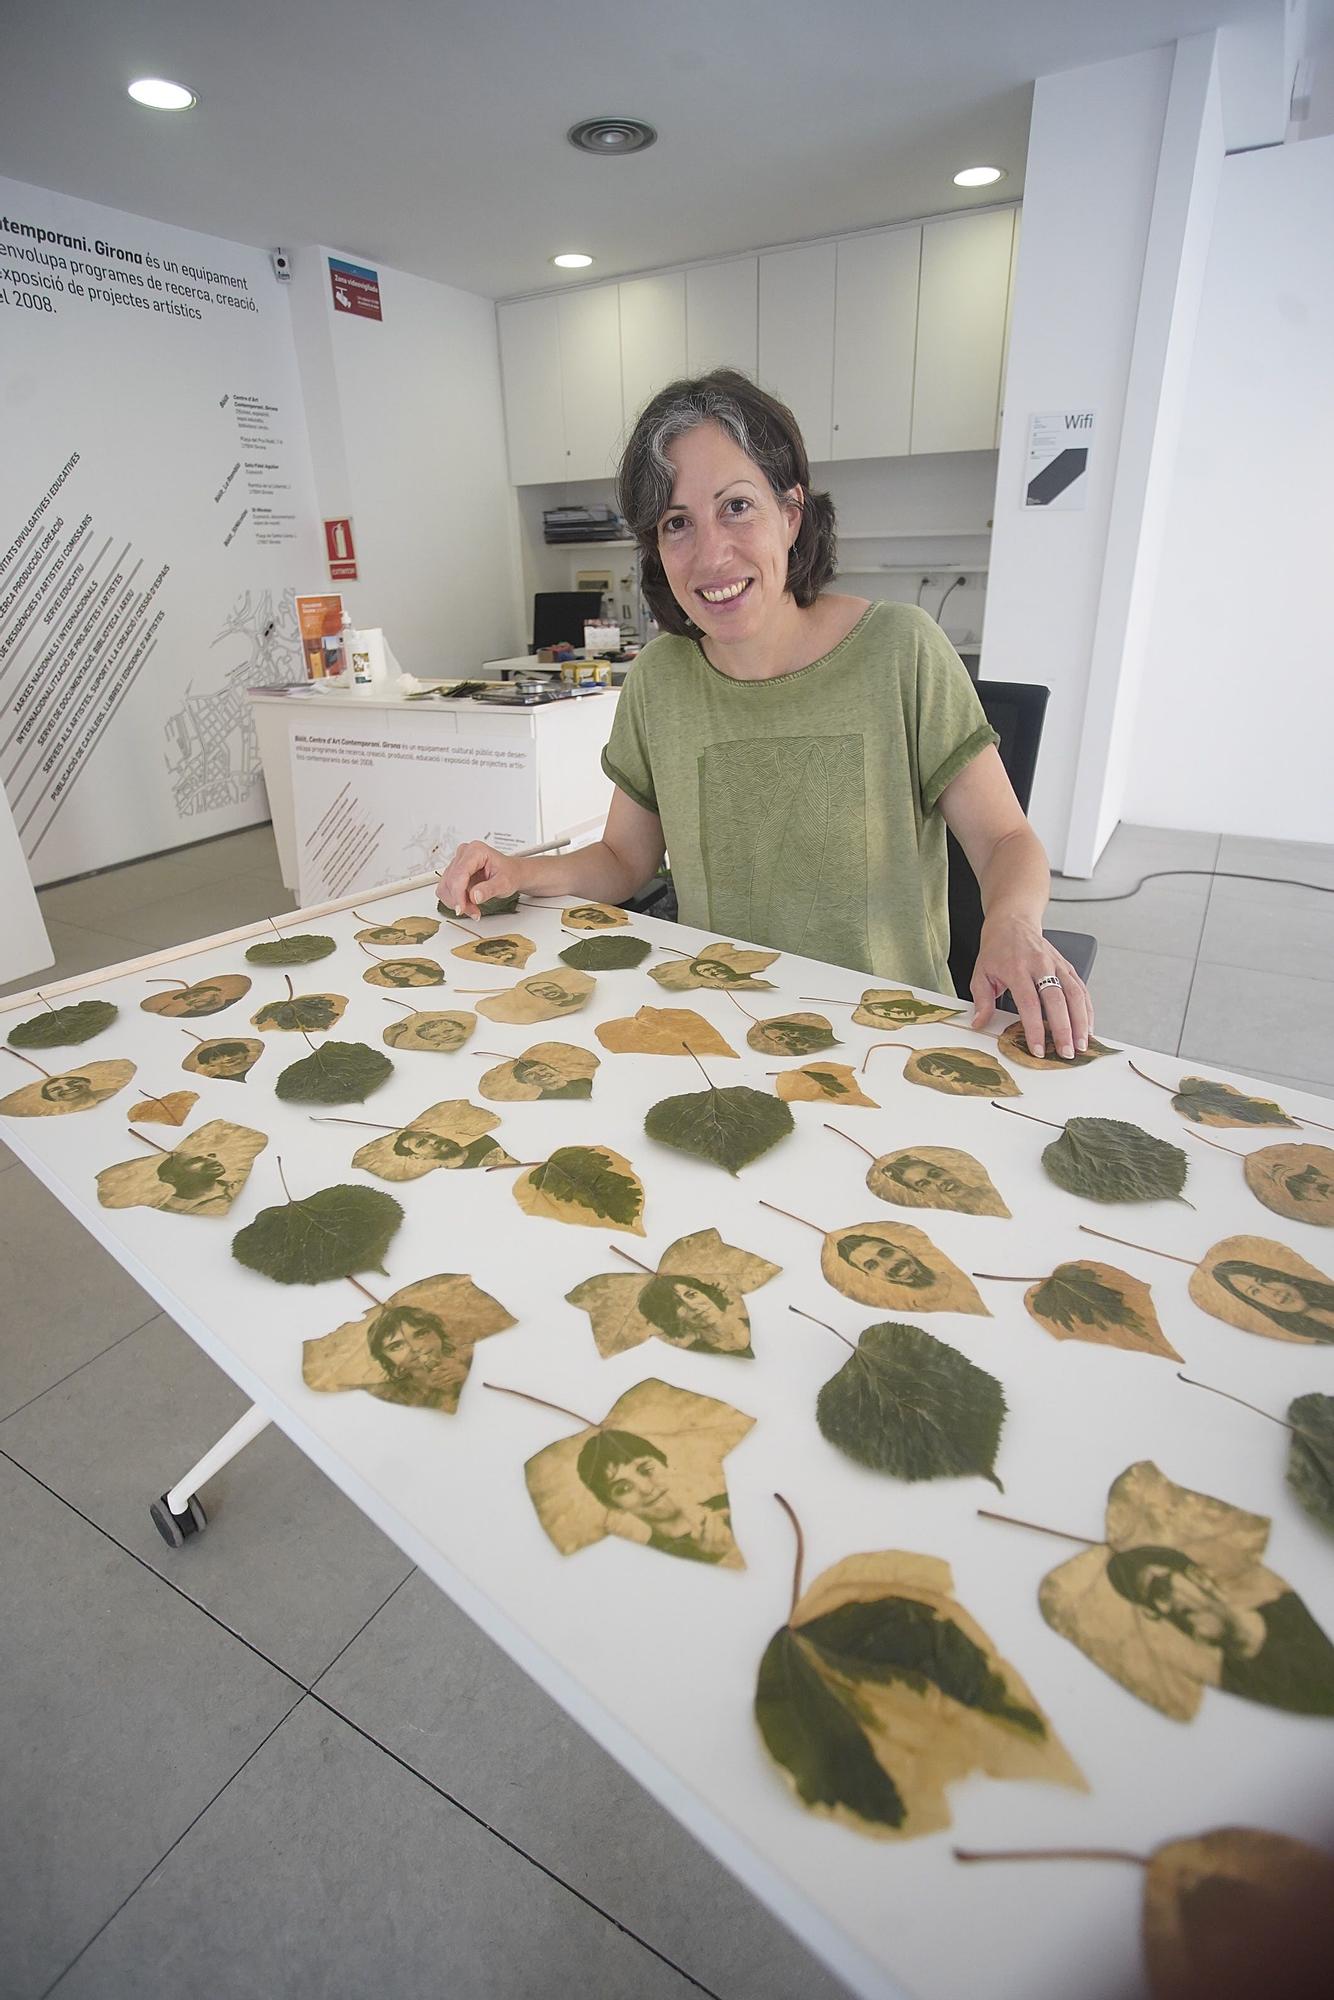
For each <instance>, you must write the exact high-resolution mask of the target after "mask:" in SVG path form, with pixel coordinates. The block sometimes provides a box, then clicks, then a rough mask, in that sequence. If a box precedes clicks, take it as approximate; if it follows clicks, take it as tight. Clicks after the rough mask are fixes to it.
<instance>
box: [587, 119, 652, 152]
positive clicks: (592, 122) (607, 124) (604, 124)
mask: <svg viewBox="0 0 1334 2000" xmlns="http://www.w3.org/2000/svg"><path fill="white" fill-rule="evenodd" d="M565 136H566V138H567V139H568V140H569V142H570V144H571V145H572V146H577V147H578V149H579V151H580V152H581V153H600V154H602V155H604V156H609V157H611V158H619V156H620V155H621V154H622V153H642V152H643V151H644V148H645V147H646V146H651V145H652V144H653V143H654V141H655V140H656V139H657V136H658V135H657V133H656V132H655V131H654V129H653V127H652V126H651V125H646V124H645V123H644V121H643V119H642V118H583V119H581V120H580V122H579V123H578V124H577V125H571V127H570V129H569V131H568V132H567V133H566V134H565Z"/></svg>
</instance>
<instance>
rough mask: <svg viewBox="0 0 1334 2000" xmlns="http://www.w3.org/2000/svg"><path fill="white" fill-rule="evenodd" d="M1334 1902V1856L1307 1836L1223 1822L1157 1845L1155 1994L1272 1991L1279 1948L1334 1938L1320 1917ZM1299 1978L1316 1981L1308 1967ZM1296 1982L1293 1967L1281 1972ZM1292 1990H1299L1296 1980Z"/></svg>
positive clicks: (1149, 1941)
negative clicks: (1291, 1972) (1324, 1933)
mask: <svg viewBox="0 0 1334 2000" xmlns="http://www.w3.org/2000/svg"><path fill="white" fill-rule="evenodd" d="M1332 1908H1334V1861H1331V1860H1330V1858H1329V1856H1328V1855H1327V1854H1321V1853H1320V1852H1319V1850H1318V1849H1316V1848H1314V1847H1308V1846H1307V1845H1306V1844H1305V1842H1304V1841H1300V1840H1290V1839H1289V1838H1288V1837H1287V1835H1286V1834H1281V1833H1260V1832H1258V1831H1255V1830H1253V1829H1252V1828H1250V1827H1241V1826H1226V1827H1219V1828H1218V1829H1217V1830H1216V1831H1215V1832H1212V1833H1203V1834H1199V1835H1198V1836H1197V1837H1196V1838H1195V1839H1193V1840H1173V1841H1169V1842H1167V1843H1166V1844H1165V1845H1164V1846H1162V1847H1159V1848H1158V1849H1156V1850H1155V1852H1154V1854H1153V1855H1152V1856H1151V1858H1150V1861H1149V1867H1148V1871H1147V1873H1146V1875H1145V1878H1144V1915H1143V1934H1144V1956H1145V1960H1146V1962H1147V1966H1148V1973H1149V1984H1150V1986H1151V1988H1152V1991H1153V1996H1154V2000H1199V1996H1200V1995H1201V1994H1209V1993H1216V1992H1224V1993H1228V1994H1232V1995H1235V1994H1240V1993H1243V1992H1251V1993H1259V1992H1263V1991H1264V1989H1265V1987H1266V1985H1268V1984H1270V1983H1271V1981H1272V1979H1273V1974H1274V1967H1275V1965H1277V1964H1281V1963H1283V1960H1282V1958H1281V1957H1280V1956H1279V1955H1280V1954H1281V1953H1283V1952H1284V1951H1285V1950H1287V1951H1291V1950H1293V1949H1294V1948H1295V1949H1296V1950H1297V1952H1298V1953H1299V1955H1300V1956H1299V1961H1298V1962H1299V1963H1300V1964H1301V1965H1302V1966H1303V1969H1304V1970H1306V1971H1307V1972H1308V1973H1309V1971H1310V1969H1311V1966H1310V1962H1309V1960H1308V1957H1307V1952H1308V1950H1315V1951H1320V1950H1321V1947H1322V1944H1323V1943H1324V1942H1327V1939H1322V1938H1321V1933H1320V1931H1318V1930H1317V1929H1316V1926H1317V1925H1318V1924H1320V1923H1321V1921H1322V1915H1323V1917H1325V1918H1327V1916H1328V1912H1329V1911H1330V1909H1332ZM1297 1978H1298V1983H1299V1984H1300V1985H1301V1988H1302V1990H1303V1991H1311V1992H1314V1991H1315V1987H1314V1985H1312V1986H1311V1987H1309V1988H1308V1987H1307V1985H1306V1982H1305V1980H1304V1979H1303V1978H1302V1977H1301V1974H1300V1973H1299V1974H1298V1975H1297ZM1277 1985H1278V1986H1279V1987H1285V1986H1287V1985H1288V1978H1287V1967H1286V1966H1285V1971H1284V1973H1283V1974H1280V1975H1279V1977H1278V1980H1277ZM1289 1990H1292V1989H1289Z"/></svg>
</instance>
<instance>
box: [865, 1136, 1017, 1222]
mask: <svg viewBox="0 0 1334 2000" xmlns="http://www.w3.org/2000/svg"><path fill="white" fill-rule="evenodd" d="M866 1185H867V1187H868V1188H869V1189H870V1190H871V1193H872V1194H873V1195H877V1196H878V1197H879V1198H880V1200H881V1201H892V1202H893V1203H894V1204H895V1206H896V1207H898V1208H952V1209H956V1210H957V1211H958V1212H959V1213H960V1214H961V1215H1000V1216H1007V1215H1008V1214H1009V1213H1010V1211H1009V1209H1008V1208H1007V1207H1006V1206H1005V1203H1004V1202H1003V1201H1002V1200H1001V1198H1000V1195H999V1194H998V1193H997V1191H996V1189H995V1187H994V1185H993V1183H992V1179H991V1176H990V1174H989V1173H988V1172H987V1170H986V1168H985V1167H984V1166H983V1165H982V1162H981V1161H980V1160H975V1159H974V1158H973V1156H972V1154H971V1153H961V1152H959V1151H958V1150H957V1149H956V1148H955V1147H953V1146H901V1147H900V1148H899V1149H898V1151H897V1152H893V1153H885V1154H884V1155H882V1157H881V1158H880V1159H878V1160H875V1161H873V1162H872V1164H871V1167H870V1169H869V1170H868V1172H867V1175H866Z"/></svg>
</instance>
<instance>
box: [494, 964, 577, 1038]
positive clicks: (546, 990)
mask: <svg viewBox="0 0 1334 2000" xmlns="http://www.w3.org/2000/svg"><path fill="white" fill-rule="evenodd" d="M596 985H597V981H596V979H594V978H592V977H591V975H590V974H588V973H587V972H576V971H575V970H574V969H573V968H572V967H570V966H561V967H559V968H556V967H553V968H552V969H551V971H550V972H530V973H529V974H528V975H527V977H526V978H524V979H520V980H519V981H517V983H516V984H515V985H513V986H511V987H510V989H509V991H508V992H506V993H497V994H494V995H493V996H492V997H491V998H490V999H489V1000H479V1001H478V1003H477V1011H478V1013H479V1014H485V1016H486V1018H487V1020H488V1021H507V1022H510V1023H512V1024H514V1025H517V1026H522V1027H529V1026H531V1025H532V1024H533V1022H535V1021H555V1020H559V1019H561V1018H562V1017H563V1016H564V1015H566V1014H577V1013H578V1011H579V1009H580V1008H581V1007H586V1006H587V1005H588V1002H589V1000H590V999H591V998H592V995H593V989H594V987H595V986H596Z"/></svg>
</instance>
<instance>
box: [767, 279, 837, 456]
mask: <svg viewBox="0 0 1334 2000" xmlns="http://www.w3.org/2000/svg"><path fill="white" fill-rule="evenodd" d="M835 255H836V251H835V245H834V244H833V243H808V244H804V245H802V246H801V247H800V248H799V249H796V250H771V251H768V252H767V253H766V254H765V255H764V256H763V257H761V258H760V345H759V378H760V382H761V384H762V386H763V387H764V388H766V389H768V390H769V391H770V392H771V393H772V394H773V395H775V396H778V397H780V398H781V400H782V401H783V402H785V403H786V404H787V406H788V408H789V409H790V410H791V411H792V414H793V416H794V417H795V418H796V420H797V422H798V424H799V425H800V426H801V434H802V436H803V437H804V438H805V440H806V451H807V454H808V456H809V457H811V458H816V459H819V458H826V459H827V458H828V457H829V447H830V438H831V425H832V421H833V419H832V414H831V405H832V400H833V379H834V269H835Z"/></svg>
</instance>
